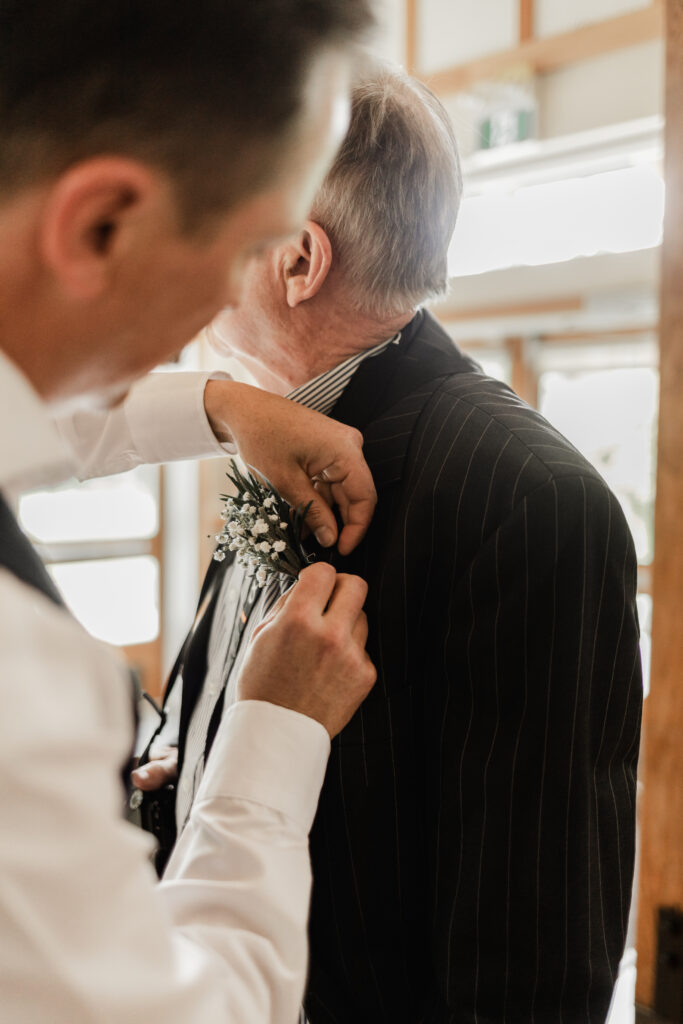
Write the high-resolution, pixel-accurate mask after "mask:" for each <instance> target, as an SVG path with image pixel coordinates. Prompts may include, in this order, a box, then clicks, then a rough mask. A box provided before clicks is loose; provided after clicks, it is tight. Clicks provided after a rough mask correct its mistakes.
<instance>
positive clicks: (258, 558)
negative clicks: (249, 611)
mask: <svg viewBox="0 0 683 1024" xmlns="http://www.w3.org/2000/svg"><path fill="white" fill-rule="evenodd" d="M231 466H232V472H231V473H228V474H227V476H228V478H229V479H230V480H231V481H232V483H233V484H234V485H235V487H236V489H237V494H236V495H234V494H233V495H230V494H221V499H222V500H223V501H224V503H225V504H224V506H223V509H222V510H221V519H223V520H224V521H225V526H224V527H223V529H222V530H221V532H220V533H219V534H217V536H216V541H217V543H218V547H217V548H216V551H215V552H214V556H213V557H214V558H215V559H216V561H217V562H222V561H223V560H224V559H225V557H226V551H235V552H236V553H237V562H238V564H239V565H241V566H244V568H245V569H246V570H247V574H248V575H249V576H254V577H255V578H256V583H257V585H258V586H260V587H264V586H265V585H266V583H267V582H268V581H269V580H270V579H271V578H272V577H273V576H277V575H279V574H283V575H285V576H291V577H292V578H294V579H296V578H297V577H298V575H299V573H300V572H301V570H302V569H304V568H305V567H306V566H307V565H308V563H309V561H310V558H309V556H308V555H307V554H306V552H305V551H304V549H303V547H302V544H301V531H302V529H303V525H304V521H305V519H306V516H307V515H308V510H309V509H310V507H311V504H312V502H309V503H308V505H306V506H303V505H299V506H298V508H295V509H292V507H291V506H290V505H289V504H288V503H287V502H286V501H285V499H284V498H283V497H282V496H281V495H280V494H278V492H277V491H276V490H275V488H274V487H273V486H272V485H271V484H270V483H269V482H268V481H267V480H266V481H264V482H261V480H259V479H258V478H257V477H256V476H254V474H253V473H247V474H246V476H245V475H244V474H243V473H241V472H240V470H239V468H238V466H237V463H236V462H235V460H234V459H233V460H232V461H231Z"/></svg>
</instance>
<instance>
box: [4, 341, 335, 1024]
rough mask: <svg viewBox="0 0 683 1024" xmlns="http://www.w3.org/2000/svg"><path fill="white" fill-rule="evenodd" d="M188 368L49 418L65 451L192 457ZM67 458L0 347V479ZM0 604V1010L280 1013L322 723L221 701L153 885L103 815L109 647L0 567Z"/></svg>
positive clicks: (234, 1019)
mask: <svg viewBox="0 0 683 1024" xmlns="http://www.w3.org/2000/svg"><path fill="white" fill-rule="evenodd" d="M183 376H184V375H183ZM205 380H206V375H197V376H195V377H194V380H193V381H190V380H189V379H188V378H186V379H185V381H184V382H182V381H181V380H180V379H178V380H174V379H173V378H168V383H166V382H164V383H163V385H162V384H160V383H158V382H156V381H154V382H151V383H150V382H148V383H147V384H145V385H143V386H142V387H141V388H140V389H136V393H135V394H133V395H132V397H131V398H130V399H129V400H128V402H127V403H126V405H125V406H124V407H123V408H122V409H121V410H119V411H118V412H117V413H115V414H113V416H110V417H98V416H97V415H95V414H92V416H91V414H88V415H87V416H86V417H85V419H83V418H81V420H80V422H75V423H72V424H71V427H70V428H68V429H67V430H66V431H65V432H66V434H69V432H71V435H72V438H73V439H74V440H75V441H76V446H77V447H79V446H80V448H79V450H80V451H81V452H82V453H84V452H85V451H86V450H88V451H92V437H90V438H89V437H88V436H87V435H88V431H91V432H92V431H94V432H95V433H96V434H97V437H98V445H99V447H98V448H97V458H96V459H93V458H92V457H90V458H89V460H88V459H84V460H83V465H84V466H86V468H87V470H88V472H90V473H97V472H104V473H108V472H111V471H112V469H113V468H115V469H127V468H130V467H131V466H132V465H135V464H137V463H138V462H140V461H142V460H144V459H146V458H149V457H150V456H152V457H154V458H155V459H165V458H169V457H174V456H175V457H181V458H183V457H187V456H188V455H199V454H201V453H202V450H203V451H204V453H206V454H212V453H214V452H215V450H216V442H215V440H213V439H209V437H208V436H207V424H206V419H205V417H204V414H203V409H202V406H201V395H202V393H203V389H204V383H205ZM167 388H168V391H169V392H171V393H172V398H171V402H170V407H169V403H168V401H167V399H166V397H165V392H166V389H167ZM141 396H142V397H141ZM139 402H142V403H143V405H142V406H140V405H139V404H138V403H139ZM105 420H106V422H105ZM146 422H148V423H149V424H150V425H151V426H152V428H154V425H155V424H156V425H158V429H156V430H154V429H153V431H152V433H150V434H147V433H146V428H145V429H143V426H142V425H144V424H145V423H146ZM117 423H118V426H117ZM179 424H182V428H181V429H180V434H182V436H180V434H179V432H178V426H179ZM171 432H172V433H173V438H174V440H173V441H171V440H170V439H169V437H168V434H169V433H171ZM143 435H144V436H143ZM202 446H204V447H203V448H202ZM71 471H72V468H71V466H70V460H69V454H68V452H67V450H66V447H65V446H64V444H63V443H60V441H59V438H58V437H57V435H56V432H55V430H54V427H53V424H52V422H51V420H50V418H49V415H48V413H47V410H46V408H45V407H44V405H43V404H42V403H41V402H40V400H39V398H38V397H37V396H36V395H35V393H34V392H33V391H32V389H31V388H30V386H29V385H28V383H27V382H26V380H25V379H24V378H23V377H22V375H21V374H20V373H19V372H18V370H17V369H16V368H15V367H14V366H13V365H12V364H11V363H9V362H8V360H7V359H5V358H4V356H2V354H0V488H2V489H3V490H5V489H6V488H12V489H16V487H17V486H20V485H25V484H26V483H27V482H29V481H30V482H31V483H32V484H40V483H43V482H55V481H56V479H58V478H60V477H62V478H63V477H64V476H67V475H69V473H70V472H71ZM0 608H1V609H2V614H1V615H0V702H1V704H0V706H1V707H2V714H0V780H1V781H0V786H1V788H2V830H1V832H0V1021H1V1022H2V1024H43V1022H45V1024H47V1022H49V1024H86V1022H88V1024H104V1022H107V1024H133V1022H136V1024H138V1022H139V1024H143V1022H144V1024H150V1022H151V1021H153V1022H159V1024H190V1022H192V1024H195V1022H197V1024H213V1022H216V1024H262V1022H263V1024H265V1022H269V1024H270V1022H276V1024H292V1022H293V1021H295V1020H296V1015H297V1010H298V1007H299V1003H300V1000H301V996H302V991H303V987H304V980H305V973H306V963H307V953H306V919H307V912H308V900H309V892H310V882H311V876H310V862H309V855H308V838H307V837H308V832H309V829H310V826H311V822H312V820H313V816H314V814H315V809H316V805H317V801H318V796H319V792H320V787H321V785H322V780H323V776H324V771H325V766H326V762H327V758H328V755H329V738H328V735H327V733H326V731H325V729H324V728H323V727H322V726H321V725H319V724H318V723H316V722H314V721H313V720H312V719H310V718H306V717H305V716H303V715H299V714H297V713H296V712H293V711H288V710H286V709H284V708H281V707H276V706H274V705H272V704H267V703H265V702H259V701H247V702H242V703H238V704H236V705H235V706H233V707H232V708H231V709H230V712H229V713H228V714H227V715H225V716H224V718H223V721H222V723H221V727H220V729H219V732H218V735H217V737H216V742H215V746H214V753H213V756H212V758H211V763H210V765H209V767H208V770H207V772H206V773H205V775H204V779H203V782H202V785H201V787H200V789H199V792H198V793H197V799H196V802H195V806H194V808H193V811H192V815H191V817H190V820H189V822H188V825H187V828H186V829H185V831H184V834H183V836H182V838H181V840H180V842H179V844H178V846H177V848H176V850H175V853H174V856H173V858H172V860H171V862H170V864H169V867H168V870H167V874H166V879H165V881H164V882H163V883H161V884H160V885H156V884H155V879H154V874H153V871H152V868H151V866H150V864H149V861H148V855H149V852H150V846H151V840H150V838H149V837H148V836H146V835H145V834H144V833H142V832H141V831H139V830H138V829H136V828H134V827H133V826H131V825H128V824H127V823H126V822H125V821H124V820H123V819H122V816H121V811H122V802H123V794H122V790H121V783H120V770H121V766H122V764H123V762H124V760H125V759H126V757H127V754H128V751H129V748H130V743H131V735H130V730H131V708H130V691H129V680H128V678H127V673H126V672H125V670H124V668H123V665H122V663H121V662H119V661H118V660H117V659H116V658H115V657H114V656H113V655H112V654H111V653H110V652H109V650H108V649H105V648H104V646H103V645H101V644H100V643H98V642H97V641H95V640H93V639H92V638H91V637H89V636H88V635H87V634H86V633H85V632H84V630H83V629H82V628H81V627H80V626H79V625H78V624H77V622H76V621H75V620H74V619H73V618H71V616H70V615H69V614H68V613H67V612H66V611H64V610H62V609H60V608H58V607H56V606H55V605H53V604H51V603H50V602H49V601H48V600H47V599H46V598H45V597H43V595H42V594H40V593H38V592H37V591H35V590H33V589H31V588H29V587H27V586H26V585H24V584H22V583H20V582H19V581H18V580H17V579H16V577H14V576H12V575H11V574H10V573H9V572H7V571H6V570H0Z"/></svg>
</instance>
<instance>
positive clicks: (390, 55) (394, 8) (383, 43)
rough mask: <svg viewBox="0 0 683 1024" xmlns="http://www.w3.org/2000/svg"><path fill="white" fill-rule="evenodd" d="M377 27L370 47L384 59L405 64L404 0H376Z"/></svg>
mask: <svg viewBox="0 0 683 1024" xmlns="http://www.w3.org/2000/svg"><path fill="white" fill-rule="evenodd" d="M375 9H376V13H377V21H378V28H377V31H376V32H375V34H374V36H373V38H372V41H371V44H370V45H371V49H372V51H373V52H374V53H376V54H377V55H378V56H380V57H382V58H383V59H384V60H388V61H391V62H392V63H394V64H401V65H402V66H404V65H405V62H406V4H405V0H376V5H375Z"/></svg>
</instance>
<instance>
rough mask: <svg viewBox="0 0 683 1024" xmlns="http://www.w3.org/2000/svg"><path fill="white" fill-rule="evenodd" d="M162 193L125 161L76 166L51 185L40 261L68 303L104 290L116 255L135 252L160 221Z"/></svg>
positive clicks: (148, 173)
mask: <svg viewBox="0 0 683 1024" xmlns="http://www.w3.org/2000/svg"><path fill="white" fill-rule="evenodd" d="M165 191H166V189H165V186H164V182H163V181H162V179H161V178H160V177H159V176H158V175H157V174H155V172H154V171H152V170H151V169H148V168H146V167H145V166H144V165H143V164H140V163H137V162H136V161H135V160H128V159H126V158H123V157H98V158H97V159H93V160H86V161H83V162H82V163H79V164H76V165H75V166H74V167H72V168H70V169H69V170H67V171H66V172H65V173H64V174H62V175H61V176H60V177H59V178H58V179H57V180H56V182H55V183H54V185H53V186H52V188H51V189H50V192H49V194H48V196H47V199H46V203H45V206H44V208H43V213H42V220H41V231H40V249H41V256H42V258H43V260H44V262H45V264H46V265H47V267H49V269H50V270H51V272H52V273H53V275H54V277H55V278H56V279H57V280H58V281H59V283H60V285H61V287H62V288H63V289H64V290H65V291H66V292H67V294H68V295H69V296H70V297H71V298H72V299H86V300H87V299H92V298H96V297H97V296H98V295H100V294H102V292H103V291H105V290H106V288H107V286H108V283H109V281H110V280H111V278H112V275H114V274H115V272H116V267H117V264H118V263H119V256H120V255H121V254H123V253H125V252H126V251H129V250H130V248H131V244H132V247H133V248H134V247H135V239H134V238H133V237H132V236H133V234H134V233H135V232H137V233H140V228H142V234H143V235H144V234H145V233H146V232H147V231H149V229H150V227H151V222H150V218H152V219H154V218H155V217H156V218H158V217H159V216H161V217H164V216H166V215H167V214H168V206H165V205H164V199H165V200H166V203H167V202H168V197H166V196H165V195H164V193H165Z"/></svg>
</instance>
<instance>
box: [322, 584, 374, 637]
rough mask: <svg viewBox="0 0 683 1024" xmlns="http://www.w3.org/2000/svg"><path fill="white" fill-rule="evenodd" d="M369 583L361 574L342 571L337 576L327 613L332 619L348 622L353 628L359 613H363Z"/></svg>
mask: <svg viewBox="0 0 683 1024" xmlns="http://www.w3.org/2000/svg"><path fill="white" fill-rule="evenodd" d="M367 595H368V585H367V583H366V582H365V580H363V579H361V578H360V576H350V575H347V574H346V573H340V574H339V575H338V576H337V579H336V582H335V586H334V590H333V592H332V594H331V596H330V600H329V604H328V608H327V612H326V615H327V617H328V618H329V619H330V620H336V621H337V622H339V623H340V624H346V623H348V624H349V625H350V628H351V629H353V627H354V626H355V623H356V620H357V619H358V617H359V615H361V614H362V611H363V605H364V604H365V598H366V597H367Z"/></svg>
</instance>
